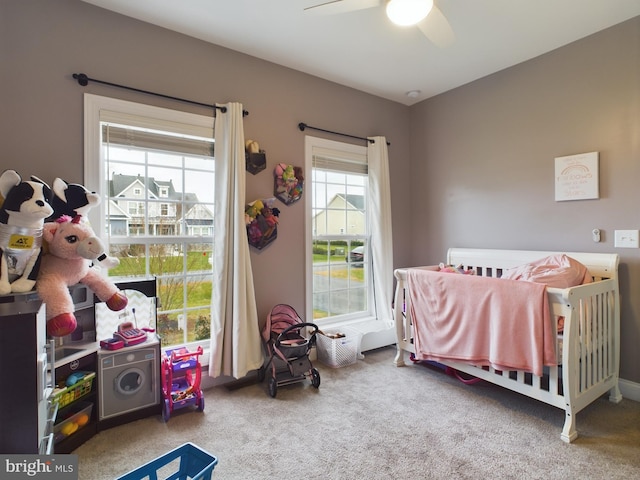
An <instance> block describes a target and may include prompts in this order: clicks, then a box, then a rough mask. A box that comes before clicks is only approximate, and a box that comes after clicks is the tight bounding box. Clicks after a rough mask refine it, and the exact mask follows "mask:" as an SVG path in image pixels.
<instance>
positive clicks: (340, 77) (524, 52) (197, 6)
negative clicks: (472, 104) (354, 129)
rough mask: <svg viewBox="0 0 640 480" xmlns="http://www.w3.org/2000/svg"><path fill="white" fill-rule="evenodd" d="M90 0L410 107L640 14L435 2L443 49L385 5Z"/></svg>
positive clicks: (619, 3)
mask: <svg viewBox="0 0 640 480" xmlns="http://www.w3.org/2000/svg"><path fill="white" fill-rule="evenodd" d="M83 1H85V2H87V3H91V4H94V5H97V6H100V7H103V8H106V9H108V10H113V11H115V12H118V13H122V14H124V15H127V16H130V17H133V18H137V19H140V20H143V21H145V22H149V23H152V24H155V25H159V26H162V27H165V28H167V29H170V30H175V31H177V32H181V33H184V34H186V35H190V36H192V37H195V38H199V39H201V40H205V41H207V42H210V43H213V44H216V45H221V46H224V47H227V48H230V49H233V50H236V51H239V52H243V53H246V54H249V55H252V56H255V57H258V58H261V59H264V60H268V61H271V62H274V63H277V64H279V65H283V66H286V67H289V68H292V69H295V70H299V71H302V72H306V73H309V74H311V75H315V76H317V77H321V78H324V79H327V80H331V81H333V82H336V83H339V84H342V85H346V86H349V87H353V88H355V89H358V90H361V91H364V92H367V93H371V94H373V95H377V96H379V97H383V98H387V99H389V100H393V101H396V102H399V103H402V104H405V105H412V104H414V103H416V102H419V101H421V100H424V99H426V98H429V97H432V96H434V95H437V94H439V93H442V92H445V91H447V90H450V89H452V88H455V87H458V86H460V85H464V84H465V83H469V82H471V81H473V80H476V79H478V78H482V77H484V76H486V75H489V74H491V73H494V72H496V71H499V70H502V69H504V68H507V67H509V66H512V65H515V64H517V63H520V62H523V61H525V60H528V59H530V58H533V57H536V56H538V55H541V54H543V53H545V52H548V51H551V50H553V49H556V48H558V47H560V46H562V45H566V44H568V43H570V42H573V41H575V40H577V39H579V38H583V37H585V36H587V35H590V34H592V33H594V32H597V31H599V30H603V29H605V28H607V27H610V26H612V25H615V24H617V23H620V22H622V21H624V20H627V19H629V18H632V17H635V16H637V15H640V0H435V2H436V4H437V5H438V7H439V8H440V10H441V11H442V13H443V14H444V15H445V16H446V18H447V19H448V21H449V23H450V25H451V27H452V28H453V31H454V33H455V41H454V43H453V44H452V45H450V46H448V47H445V48H439V47H436V46H435V45H434V44H432V43H431V42H430V41H429V40H428V39H427V38H426V37H425V36H424V35H423V34H422V33H421V32H420V30H419V29H418V28H417V27H397V26H395V25H393V24H392V23H391V22H390V21H389V20H388V19H387V18H386V15H385V12H384V7H374V8H369V9H366V10H359V11H354V12H349V13H342V14H339V15H309V14H308V13H306V14H305V13H304V11H303V9H304V8H305V7H308V6H311V5H317V4H319V3H323V2H324V1H327V0H179V1H178V0H136V1H132V0H83ZM411 90H420V92H421V93H420V94H419V95H418V96H417V97H415V98H410V97H408V96H407V95H406V92H408V91H411Z"/></svg>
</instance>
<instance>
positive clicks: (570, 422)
mask: <svg viewBox="0 0 640 480" xmlns="http://www.w3.org/2000/svg"><path fill="white" fill-rule="evenodd" d="M560 438H561V439H562V441H563V442H567V443H571V442H573V441H574V440H575V439H576V438H578V431H577V430H576V420H575V415H574V414H573V412H571V410H570V408H569V405H567V409H566V410H565V417H564V427H563V429H562V433H561V434H560Z"/></svg>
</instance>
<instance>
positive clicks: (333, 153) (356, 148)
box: [304, 135, 393, 343]
mask: <svg viewBox="0 0 640 480" xmlns="http://www.w3.org/2000/svg"><path fill="white" fill-rule="evenodd" d="M304 147H305V150H304V153H305V154H304V158H305V168H304V170H305V172H307V175H308V177H309V178H311V176H312V174H311V172H312V170H313V158H314V155H316V154H317V153H318V152H321V154H322V155H323V156H326V157H329V158H345V160H346V161H351V162H353V163H362V162H363V161H364V162H366V159H367V148H366V147H363V146H360V145H353V144H349V143H342V142H336V141H334V140H327V139H324V138H318V137H312V136H309V135H306V136H305V143H304ZM306 188H307V192H308V196H307V202H306V205H305V207H306V208H305V229H304V239H305V303H306V305H305V318H308V319H313V291H312V290H313V289H312V288H311V286H312V285H313V268H309V265H310V263H312V259H313V246H312V244H313V232H312V228H313V218H312V213H313V199H312V198H311V194H312V193H313V187H312V181H311V180H308V182H307V186H306ZM372 291H373V290H372V289H371V290H370V292H369V295H367V298H368V302H369V305H368V308H369V311H373V306H372V304H371V298H372ZM350 317H351V315H349V314H346V315H344V316H342V318H343V321H342V322H340V325H345V322H347V321H348V319H349V318H350ZM361 319H362V318H361V317H359V318H357V319H356V320H361ZM308 321H313V320H308ZM320 323H322V327H323V328H327V323H325V322H323V321H322V320H321V321H320ZM320 323H319V324H320ZM391 343H393V342H391Z"/></svg>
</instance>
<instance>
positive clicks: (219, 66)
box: [0, 0, 410, 320]
mask: <svg viewBox="0 0 640 480" xmlns="http://www.w3.org/2000/svg"><path fill="white" fill-rule="evenodd" d="M0 22H2V23H1V24H0V35H1V36H0V45H1V47H0V48H1V50H0V51H1V55H2V57H0V59H1V65H2V77H1V78H2V85H0V91H1V92H2V111H1V112H0V135H2V137H0V143H1V145H2V153H1V154H0V155H1V157H0V158H1V165H0V169H6V168H12V169H15V170H17V171H18V172H19V173H20V174H21V175H22V176H23V177H24V176H28V175H37V176H39V177H40V178H42V179H43V180H45V181H48V182H52V181H53V179H54V178H55V177H61V178H64V179H65V180H68V181H71V182H79V183H82V182H83V181H84V173H83V116H82V115H83V113H82V105H83V93H84V92H90V93H95V94H98V95H105V96H110V97H116V98H123V99H125V100H131V101H139V102H144V103H149V104H154V105H160V106H165V107H171V108H176V109H183V110H187V111H193V112H195V113H201V114H209V113H210V112H209V111H208V110H207V109H205V108H200V107H192V106H189V105H187V104H183V103H179V102H175V101H169V100H162V99H158V98H156V97H152V96H148V95H144V94H138V93H132V92H128V91H124V90H121V89H116V88H112V87H108V86H103V85H100V84H96V83H90V84H89V85H88V86H87V87H84V88H83V87H80V86H79V85H78V83H77V82H76V81H75V80H74V79H73V78H72V76H71V75H72V73H78V72H82V73H85V74H87V75H88V76H89V77H92V78H96V79H99V80H105V81H110V82H113V83H117V84H122V85H128V86H132V87H137V88H141V89H145V90H149V91H154V92H160V93H163V94H166V95H171V96H175V97H181V98H186V99H191V100H195V101H199V102H203V103H214V102H217V103H226V102H230V101H234V102H241V103H242V104H243V106H244V108H245V109H246V110H248V111H249V116H247V117H245V121H244V128H245V137H246V138H250V139H253V140H256V141H258V142H259V144H260V146H261V148H264V149H265V150H266V153H267V162H268V165H267V169H266V170H263V171H262V172H260V173H259V174H257V175H255V176H254V175H250V174H247V201H252V200H255V199H257V198H267V197H271V196H273V174H272V172H273V169H274V167H275V165H276V164H277V163H280V162H284V163H287V164H293V165H299V166H304V137H305V134H307V133H308V134H310V135H314V136H318V137H326V138H330V139H333V140H341V141H350V140H349V139H345V138H344V137H335V136H327V135H324V134H322V133H320V132H314V131H309V130H307V131H306V132H305V133H302V132H300V130H299V129H298V123H300V122H305V123H307V124H308V125H312V126H317V127H321V128H325V129H329V130H333V131H338V132H345V133H350V134H353V135H357V136H371V135H385V136H386V137H387V138H388V140H389V141H390V142H392V145H391V147H390V151H389V157H390V159H391V162H392V164H393V172H392V173H391V177H392V178H391V181H392V190H393V191H394V192H397V198H396V199H395V200H394V203H393V206H392V208H393V215H394V229H396V230H397V231H400V232H402V231H407V230H408V229H409V223H408V221H407V220H405V219H408V218H409V212H408V209H409V192H408V189H407V185H408V183H409V108H408V107H407V106H404V105H400V104H398V103H395V102H390V101H387V100H383V99H380V98H377V97H374V96H371V95H368V94H364V93H362V92H359V91H356V90H353V89H350V88H346V87H343V86H340V85H337V84H335V83H331V82H327V81H324V80H321V79H319V78H316V77H313V76H310V75H306V74H304V73H300V72H296V71H294V70H290V69H287V68H283V67H280V66H277V65H274V64H272V63H268V62H265V61H262V60H259V59H256V58H254V57H250V56H247V55H243V54H240V53H237V52H233V51H231V50H228V49H225V48H221V47H217V46H214V45H210V44H208V43H205V42H202V41H200V40H196V39H193V38H190V37H187V36H184V35H180V34H177V33H174V32H170V31H168V30H165V29H163V28H159V27H155V26H152V25H149V24H145V23H142V22H139V21H136V20H133V19H130V18H127V17H124V16H122V15H118V14H115V13H112V12H109V11H107V10H104V9H101V8H98V7H95V6H93V5H89V4H86V3H83V2H80V1H79V0H56V1H54V2H52V1H50V0H22V1H4V0H2V1H0ZM212 121H213V120H212ZM360 144H361V145H365V143H364V142H360ZM306 200H307V197H306V196H303V200H301V201H299V202H297V203H295V204H293V205H291V206H289V207H287V206H284V205H282V206H281V208H280V210H281V215H280V225H279V229H278V239H277V241H275V242H274V243H273V244H272V245H270V246H269V247H268V248H266V249H264V250H262V251H260V252H256V251H254V252H253V254H252V266H253V272H254V275H255V285H256V296H257V303H258V313H259V315H260V318H261V320H264V319H265V318H266V315H267V313H268V311H269V310H270V309H271V307H273V305H275V304H277V303H288V304H291V305H293V306H294V307H295V308H296V310H297V311H299V312H304V311H305V310H304V298H305V290H304V285H305V276H304V269H303V267H302V266H303V265H304V243H303V238H304V204H305V202H306ZM394 248H395V255H396V257H397V258H398V259H399V260H400V262H401V263H402V264H407V263H410V261H409V239H408V238H402V237H399V238H398V239H397V240H396V243H395V246H394Z"/></svg>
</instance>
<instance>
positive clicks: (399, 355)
mask: <svg viewBox="0 0 640 480" xmlns="http://www.w3.org/2000/svg"><path fill="white" fill-rule="evenodd" d="M393 364H394V365H395V366H396V367H404V366H405V363H404V350H403V349H402V348H400V346H397V347H396V357H395V358H394V359H393Z"/></svg>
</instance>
